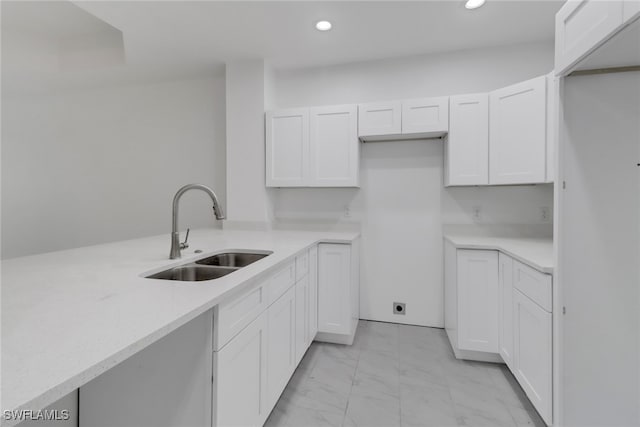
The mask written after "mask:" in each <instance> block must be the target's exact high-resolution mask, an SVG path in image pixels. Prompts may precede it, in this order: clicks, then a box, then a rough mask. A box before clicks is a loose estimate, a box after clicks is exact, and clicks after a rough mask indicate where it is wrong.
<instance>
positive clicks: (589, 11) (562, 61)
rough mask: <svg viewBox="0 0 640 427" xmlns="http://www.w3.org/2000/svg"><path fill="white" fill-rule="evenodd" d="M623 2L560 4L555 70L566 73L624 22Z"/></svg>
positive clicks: (587, 0) (599, 0)
mask: <svg viewBox="0 0 640 427" xmlns="http://www.w3.org/2000/svg"><path fill="white" fill-rule="evenodd" d="M623 3H624V2H623V1H620V0H612V1H602V0H572V1H568V2H566V3H565V4H564V6H562V8H561V9H560V10H559V11H558V13H557V14H556V46H555V71H556V74H560V75H563V74H565V73H566V72H567V71H568V70H569V69H570V68H571V67H573V66H574V65H575V64H576V63H577V62H578V61H580V60H581V59H582V58H584V57H585V56H587V55H588V54H589V53H591V52H592V51H593V50H594V49H596V48H597V47H598V46H599V45H600V44H602V43H604V42H605V41H606V40H607V39H608V38H609V37H610V36H611V35H612V34H614V33H615V32H616V31H617V29H618V28H619V27H620V26H621V25H622V23H623V8H626V7H625V6H626V5H623ZM628 7H630V8H632V7H633V6H628ZM631 16H632V13H631V12H629V17H631Z"/></svg>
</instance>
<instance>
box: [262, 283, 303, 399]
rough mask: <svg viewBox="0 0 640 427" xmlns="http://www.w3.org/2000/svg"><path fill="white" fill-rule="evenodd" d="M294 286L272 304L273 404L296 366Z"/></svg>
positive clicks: (270, 363) (270, 365) (269, 361)
mask: <svg viewBox="0 0 640 427" xmlns="http://www.w3.org/2000/svg"><path fill="white" fill-rule="evenodd" d="M295 313H296V307H295V288H291V289H289V290H288V291H287V292H286V293H285V294H284V295H282V297H280V299H278V301H276V302H275V303H273V304H272V305H271V307H269V311H268V315H269V333H268V344H267V348H268V353H267V389H268V391H267V394H268V402H269V408H271V407H273V406H274V405H275V404H276V402H277V401H278V399H279V398H280V394H281V393H282V391H283V390H284V388H285V387H286V385H287V382H288V381H289V378H290V377H291V375H292V374H293V371H294V370H295V368H296V357H295V324H296V314H295Z"/></svg>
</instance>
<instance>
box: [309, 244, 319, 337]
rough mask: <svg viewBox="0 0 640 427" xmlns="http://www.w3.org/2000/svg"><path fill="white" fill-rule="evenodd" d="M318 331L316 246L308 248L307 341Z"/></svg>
mask: <svg viewBox="0 0 640 427" xmlns="http://www.w3.org/2000/svg"><path fill="white" fill-rule="evenodd" d="M317 333H318V247H317V246H314V247H313V248H311V249H310V250H309V341H310V342H311V341H313V340H314V339H315V337H316V334H317Z"/></svg>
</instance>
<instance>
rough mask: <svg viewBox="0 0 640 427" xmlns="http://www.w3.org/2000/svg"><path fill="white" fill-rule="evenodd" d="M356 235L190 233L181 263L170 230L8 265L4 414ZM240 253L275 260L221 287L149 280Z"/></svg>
mask: <svg viewBox="0 0 640 427" xmlns="http://www.w3.org/2000/svg"><path fill="white" fill-rule="evenodd" d="M358 235H359V233H357V232H308V231H240V230H215V229H203V230H193V231H192V232H191V236H190V241H189V245H190V248H189V249H187V250H184V251H183V254H182V259H180V260H169V259H168V254H169V246H170V238H169V233H167V234H166V235H162V236H155V237H149V238H143V239H136V240H128V241H122V242H117V243H110V244H105V245H98V246H90V247H85V248H79V249H72V250H66V251H60V252H51V253H47V254H41V255H34V256H28V257H21V258H14V259H9V260H5V261H3V262H2V408H1V409H2V410H19V409H32V410H38V409H42V408H44V407H46V406H47V405H49V404H51V403H53V402H55V401H56V400H58V399H59V398H61V397H63V396H65V395H66V394H68V393H70V392H72V391H73V390H75V389H76V388H78V387H80V386H81V385H83V384H85V383H87V382H89V381H90V380H92V379H93V378H95V377H97V376H98V375H100V374H101V373H103V372H105V371H107V370H109V369H110V368H112V367H113V366H115V365H117V364H118V363H120V362H122V361H123V360H125V359H127V358H128V357H130V356H131V355H133V354H134V353H136V352H138V351H139V350H141V349H143V348H145V347H146V346H148V345H149V344H151V343H153V342H155V341H157V340H158V339H160V338H162V337H164V336H165V335H167V334H169V333H170V332H172V331H173V330H175V329H177V328H178V327H180V326H182V325H184V324H185V323H187V322H189V321H190V320H192V319H194V318H195V317H197V316H198V315H200V314H202V313H204V312H205V311H207V310H209V309H211V308H212V307H214V306H215V305H217V304H219V303H220V302H221V301H223V300H224V299H225V298H229V297H230V296H232V295H233V294H236V293H237V292H239V291H240V290H241V289H243V288H245V287H246V286H250V285H251V284H252V283H255V280H261V279H262V278H264V277H265V276H266V275H267V274H269V273H270V272H273V271H275V270H277V269H278V268H280V267H282V266H283V265H284V262H285V260H287V259H289V258H291V257H292V256H294V255H296V254H298V253H300V252H301V251H303V250H305V249H307V248H309V247H311V246H312V245H314V244H316V243H318V242H328V243H351V242H352V241H353V240H354V239H356V238H357V237H358ZM196 249H201V250H202V251H203V253H200V254H195V253H194V250H196ZM234 249H242V250H251V249H253V250H268V251H273V254H271V255H269V256H267V257H265V258H263V259H261V260H259V261H257V262H255V263H253V264H251V265H249V266H247V267H245V268H242V269H240V270H238V271H236V272H234V273H231V274H229V275H227V276H224V277H221V278H219V279H216V280H213V281H204V282H176V281H170V280H159V279H146V278H144V277H143V276H144V275H145V273H149V272H156V271H160V270H164V269H166V268H168V267H172V266H175V265H178V264H182V263H185V262H189V261H192V260H195V259H199V258H204V257H205V256H207V255H209V254H212V253H217V252H227V251H233V250H234ZM14 423H15V421H8V420H2V425H3V426H5V425H6V426H9V425H13V424H14Z"/></svg>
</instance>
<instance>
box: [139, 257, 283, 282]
mask: <svg viewBox="0 0 640 427" xmlns="http://www.w3.org/2000/svg"><path fill="white" fill-rule="evenodd" d="M272 253H273V252H269V251H262V252H225V253H220V254H216V255H212V256H209V257H206V258H202V259H199V260H197V261H195V262H190V263H188V264H182V265H178V266H175V267H172V268H169V269H167V270H163V271H161V272H159V273H154V274H151V275H149V276H145V277H146V278H148V279H163V280H179V281H183V282H200V281H203V280H212V279H217V278H219V277H222V276H226V275H227V274H230V273H233V272H234V271H236V270H239V269H241V268H243V267H246V266H247V265H249V264H253V263H254V262H256V261H259V260H261V259H262V258H264V257H266V256H268V255H270V254H272Z"/></svg>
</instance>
